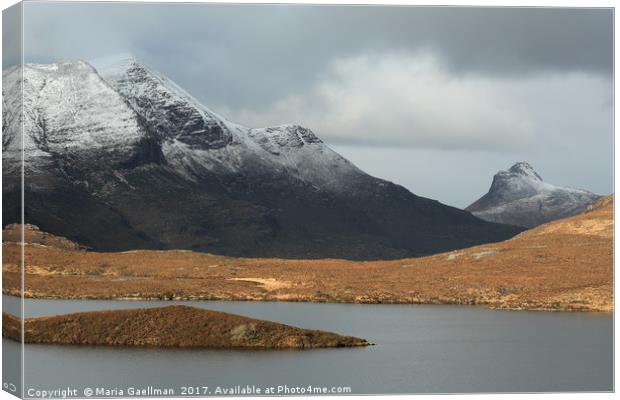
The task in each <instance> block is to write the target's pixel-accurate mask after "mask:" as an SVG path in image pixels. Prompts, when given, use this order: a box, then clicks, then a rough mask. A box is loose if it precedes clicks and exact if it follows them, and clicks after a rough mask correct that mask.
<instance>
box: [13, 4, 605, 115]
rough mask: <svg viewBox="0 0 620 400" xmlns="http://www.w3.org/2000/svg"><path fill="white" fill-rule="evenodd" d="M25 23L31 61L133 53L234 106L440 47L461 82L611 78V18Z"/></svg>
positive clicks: (90, 14) (424, 13) (273, 17)
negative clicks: (333, 66) (564, 74)
mask: <svg viewBox="0 0 620 400" xmlns="http://www.w3.org/2000/svg"><path fill="white" fill-rule="evenodd" d="M25 15H26V16H25V18H26V21H27V22H26V24H27V31H26V54H27V56H28V59H30V60H33V61H42V62H49V61H54V60H56V59H59V58H63V59H66V58H84V59H91V58H96V57H99V56H101V55H105V54H106V53H114V52H121V51H127V50H129V51H132V52H134V53H135V54H136V55H137V56H138V57H139V58H141V59H143V60H145V61H146V62H148V63H150V64H152V65H153V66H155V67H156V68H158V69H160V70H162V72H164V73H167V74H168V75H170V76H171V77H172V78H173V79H175V80H176V81H177V82H179V83H180V84H182V85H183V86H186V87H190V86H191V89H192V90H193V92H195V93H196V94H197V96H198V97H199V98H201V99H202V100H205V102H207V103H209V102H212V101H214V100H215V101H217V102H219V103H222V102H224V103H226V104H229V105H231V106H237V105H239V104H241V103H243V104H246V105H248V106H252V105H257V104H262V103H263V102H264V101H270V100H273V99H275V98H281V97H282V96H283V95H285V94H286V93H288V92H289V91H291V90H292V91H300V90H304V89H306V88H309V87H312V86H313V85H314V83H315V82H316V81H317V80H318V79H320V77H321V74H322V73H323V72H324V71H325V68H326V66H327V64H328V63H329V61H330V60H331V59H333V58H334V57H346V56H353V55H356V54H360V53H363V52H368V51H381V50H383V49H385V48H390V49H395V50H400V51H420V50H424V49H432V50H433V51H435V52H437V53H438V54H440V55H441V56H442V58H443V59H444V60H446V62H447V63H448V65H449V66H450V67H451V68H452V69H453V70H454V71H455V72H456V73H462V74H467V73H472V72H473V73H478V72H481V73H490V74H499V75H505V74H516V75H522V74H531V73H536V72H539V71H544V70H554V71H555V70H562V71H565V70H569V71H574V70H581V71H589V72H595V73H600V74H605V75H606V76H609V77H610V76H611V69H612V52H611V49H612V34H611V32H612V11H611V10H607V9H580V10H574V9H558V8H554V9H539V8H534V9H527V8H525V9H505V8H497V9H493V8H491V9H489V8H452V7H444V8H437V7H378V6H360V7H355V6H303V5H215V4H211V5H201V4H161V3H160V4H153V3H152V4H144V3H142V4H138V3H133V4H132V3H126V4H118V3H116V4H114V3H100V4H95V3H84V4H75V3H51V2H48V3H38V2H37V3H28V4H27V5H26V14H25ZM248 88H251V90H248ZM222 99H223V100H224V101H222Z"/></svg>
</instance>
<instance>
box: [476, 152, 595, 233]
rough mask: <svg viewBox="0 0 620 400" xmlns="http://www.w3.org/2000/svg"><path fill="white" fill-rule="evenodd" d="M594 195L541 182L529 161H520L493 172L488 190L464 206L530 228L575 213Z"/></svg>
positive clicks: (483, 216)
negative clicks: (495, 172)
mask: <svg viewBox="0 0 620 400" xmlns="http://www.w3.org/2000/svg"><path fill="white" fill-rule="evenodd" d="M598 197H599V196H598V195H596V194H594V193H590V192H588V191H585V190H578V189H572V188H567V187H561V186H555V185H552V184H550V183H547V182H544V181H543V180H542V178H541V176H540V175H538V173H537V172H536V171H535V170H534V168H532V166H531V165H530V164H529V163H527V162H525V161H520V162H517V163H515V164H514V165H513V166H512V167H510V168H509V169H508V170H507V171H500V172H498V173H497V174H495V176H494V177H493V183H492V184H491V188H490V189H489V191H488V193H487V194H485V195H484V196H482V197H481V198H479V199H478V200H476V201H475V202H474V203H472V204H471V205H470V206H469V207H467V208H466V210H467V211H469V212H471V213H472V214H474V215H475V216H477V217H479V218H481V219H484V220H486V221H490V222H499V223H504V224H510V225H516V226H523V227H527V228H530V227H533V226H537V225H540V224H543V223H545V222H549V221H553V220H555V219H560V218H565V217H570V216H573V215H576V214H579V213H580V212H582V211H583V210H585V207H586V206H587V205H588V204H590V203H591V202H592V201H594V200H596V199H597V198H598Z"/></svg>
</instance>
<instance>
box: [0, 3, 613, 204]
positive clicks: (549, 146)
mask: <svg viewBox="0 0 620 400" xmlns="http://www.w3.org/2000/svg"><path fill="white" fill-rule="evenodd" d="M24 20H25V26H26V29H25V32H24V35H25V36H24V45H25V58H26V61H29V62H43V63H47V62H55V61H58V60H62V59H84V60H95V59H97V58H100V57H105V56H109V55H111V54H115V53H128V52H129V53H133V54H134V55H135V56H136V57H137V58H138V59H140V60H142V61H143V62H145V63H146V64H148V65H150V66H151V67H153V68H155V69H157V70H159V71H161V72H162V73H164V74H165V75H167V76H168V77H170V78H171V79H173V80H174V81H176V82H177V83H179V84H180V85H181V86H182V87H184V88H185V89H187V90H188V91H189V92H190V93H192V94H193V95H194V96H195V97H197V98H198V99H199V100H200V101H202V102H203V103H204V104H205V105H207V106H209V107H210V108H211V109H212V110H214V111H216V112H218V113H220V114H221V115H224V116H226V117H228V118H229V119H230V120H232V121H235V122H239V123H242V124H246V125H248V126H268V125H272V124H280V123H291V122H292V123H301V124H304V125H306V126H308V127H309V128H311V129H313V130H315V131H316V133H317V134H318V135H319V136H320V137H321V138H322V139H324V140H325V141H326V142H327V143H329V144H331V145H335V146H336V149H338V150H340V151H342V153H343V155H344V156H345V157H349V158H351V159H352V160H353V161H354V162H355V163H356V164H358V165H359V166H360V167H361V168H362V169H365V170H368V171H369V172H371V173H376V174H378V175H380V176H381V177H383V178H387V179H390V180H393V181H395V182H398V183H402V184H404V185H406V186H407V187H408V188H410V189H411V190H412V191H413V192H414V193H415V192H419V193H421V194H424V195H426V196H429V197H433V198H438V199H440V200H441V201H444V202H446V203H449V204H453V205H457V206H461V207H464V206H466V205H467V204H468V202H470V201H473V200H474V199H476V198H477V197H479V196H480V195H481V194H482V193H481V192H482V191H483V189H484V187H485V185H486V182H490V179H491V177H492V175H493V173H495V172H496V171H497V170H498V169H499V168H508V167H509V166H510V165H511V163H513V162H514V161H518V160H526V161H531V162H533V163H534V166H535V167H539V169H540V171H539V172H541V173H542V174H543V175H544V176H545V178H547V179H548V180H549V181H550V182H556V183H559V184H563V185H569V186H574V187H580V188H584V189H589V190H593V191H596V192H599V193H609V192H611V191H612V189H613V180H612V177H613V146H612V145H613V91H612V68H613V60H612V57H613V41H612V37H613V11H612V10H611V9H568V8H454V7H395V6H393V7H387V6H365V7H357V6H303V5H232V4H209V5H207V4H179V3H177V4H162V3H150V4H147V3H74V2H71V3H52V2H28V3H26V4H25V11H24ZM9 60H10V59H9ZM9 60H5V64H4V65H5V66H6V63H7V62H8V61H9ZM385 160H390V162H389V163H386V162H385ZM468 169H469V171H468ZM427 171H430V172H427ZM437 182H440V183H439V184H437Z"/></svg>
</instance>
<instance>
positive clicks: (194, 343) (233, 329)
mask: <svg viewBox="0 0 620 400" xmlns="http://www.w3.org/2000/svg"><path fill="white" fill-rule="evenodd" d="M2 322H3V326H2V336H4V337H7V338H9V339H13V340H16V341H21V320H20V319H19V318H17V317H15V316H13V315H11V314H7V313H3V314H2ZM24 330H25V335H24V341H25V342H26V343H44V344H66V345H107V346H139V347H178V348H222V349H234V348H239V349H313V348H327V347H359V346H368V345H370V343H369V342H368V341H366V340H364V339H359V338H356V337H351V336H341V335H338V334H335V333H331V332H324V331H319V330H311V329H302V328H297V327H293V326H289V325H284V324H279V323H275V322H270V321H263V320H258V319H253V318H248V317H243V316H240V315H235V314H229V313H224V312H219V311H212V310H205V309H201V308H196V307H189V306H177V305H175V306H168V307H158V308H144V309H129V310H113V311H96V312H81V313H73V314H65V315H57V316H52V317H39V318H27V319H26V320H25V321H24Z"/></svg>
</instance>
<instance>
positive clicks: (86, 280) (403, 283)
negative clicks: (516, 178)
mask: <svg viewBox="0 0 620 400" xmlns="http://www.w3.org/2000/svg"><path fill="white" fill-rule="evenodd" d="M5 237H6V236H5ZM48 242H49V240H48ZM63 243H64V242H63ZM67 247H71V246H61V247H56V246H53V245H44V244H27V245H25V246H24V251H25V276H24V277H25V279H24V281H25V282H24V283H25V292H24V295H25V296H26V297H33V298H69V299H177V300H194V299H205V300H260V301H308V302H348V303H424V304H469V305H482V306H486V307H491V308H502V309H515V310H561V311H603V312H610V311H612V310H613V286H612V282H613V196H608V197H605V198H603V199H601V200H599V201H598V202H596V203H595V204H593V205H592V206H590V207H589V209H588V210H587V211H586V212H584V213H583V214H580V215H577V216H575V217H571V218H567V219H563V220H558V221H554V222H550V223H547V224H545V225H541V226H539V227H537V228H534V229H531V230H528V231H525V232H523V233H521V234H519V235H517V236H516V237H514V238H512V239H510V240H507V241H504V242H500V243H493V244H488V245H481V246H476V247H471V248H467V249H463V250H457V251H452V252H448V253H441V254H436V255H432V256H428V257H420V258H411V259H402V260H390V261H367V262H360V261H347V260H336V259H324V260H286V259H258V258H256V259H253V258H232V257H223V256H217V255H212V254H206V253H195V252H191V251H142V250H136V251H128V252H122V253H97V252H90V251H85V250H80V249H75V248H73V249H72V248H67ZM3 248H4V254H5V258H4V260H5V261H4V264H3V277H4V288H3V290H4V293H7V294H12V295H20V290H19V288H20V273H19V266H18V263H17V262H15V260H19V251H20V248H19V244H17V243H9V242H5V243H4V244H3Z"/></svg>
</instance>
